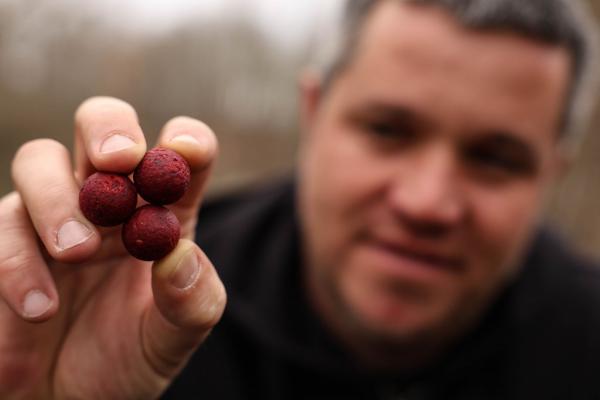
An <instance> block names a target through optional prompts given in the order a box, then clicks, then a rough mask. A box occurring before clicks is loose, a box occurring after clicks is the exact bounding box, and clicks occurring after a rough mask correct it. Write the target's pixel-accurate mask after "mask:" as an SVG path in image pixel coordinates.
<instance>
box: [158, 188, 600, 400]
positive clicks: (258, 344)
mask: <svg viewBox="0 0 600 400" xmlns="http://www.w3.org/2000/svg"><path fill="white" fill-rule="evenodd" d="M294 196H295V194H294V186H293V183H291V182H285V183H283V184H278V185H275V186H271V187H269V188H267V189H263V190H255V191H253V192H247V193H243V194H237V195H233V196H229V197H227V198H224V199H221V200H220V201H217V202H212V203H208V204H207V205H206V206H204V207H203V209H202V210H201V213H200V219H199V224H198V235H197V238H198V242H199V244H200V245H201V247H202V248H203V249H204V251H205V252H206V253H207V254H208V256H209V257H210V259H211V260H212V262H213V263H214V265H215V266H216V267H217V269H218V270H219V274H220V276H221V278H222V280H223V282H224V284H225V286H226V288H227V292H228V305H227V308H226V311H225V314H224V316H223V319H222V321H221V322H220V324H219V325H218V326H217V327H216V328H215V329H214V331H213V333H212V334H211V335H210V336H209V338H208V339H207V341H206V342H205V343H204V345H203V346H202V347H201V348H200V349H199V350H198V351H197V352H196V353H195V355H194V356H193V358H192V359H191V361H190V363H189V364H188V366H187V367H186V368H185V369H184V371H183V372H182V373H181V375H180V376H179V378H178V379H177V380H176V381H175V382H174V383H173V385H172V386H171V387H170V388H169V390H168V391H167V392H166V393H165V395H164V399H224V400H229V399H231V400H237V399H261V400H270V399H286V400H287V399H390V400H391V399H398V400H400V399H409V400H412V399H415V400H417V399H419V400H420V399H528V400H531V399H544V400H546V399H561V400H564V399H598V400H600V269H598V267H596V266H595V265H592V264H590V263H587V262H584V261H583V260H581V259H579V258H577V257H575V256H574V255H573V254H571V253H570V252H569V251H568V249H566V248H565V246H564V245H563V244H562V242H561V241H559V240H558V239H557V238H555V237H554V236H553V235H551V234H549V233H548V232H546V231H540V233H539V235H538V237H537V238H536V240H535V241H534V244H533V245H532V247H531V251H530V252H529V255H528V257H527V258H526V261H525V263H526V265H525V267H524V268H523V272H522V274H521V276H520V277H519V279H518V280H517V281H516V282H515V284H513V285H512V286H511V287H509V288H508V289H507V290H506V291H505V292H504V293H503V294H502V296H501V297H500V299H499V300H498V301H497V302H496V303H495V304H494V305H493V307H491V309H490V310H489V312H488V313H487V314H486V316H485V318H483V320H482V321H481V323H480V325H479V326H477V328H476V329H475V330H474V331H473V332H471V333H469V334H468V335H467V336H466V337H465V338H464V340H463V341H462V342H461V343H460V344H459V345H458V346H456V348H455V349H453V350H452V351H451V352H450V353H449V354H447V356H446V357H445V359H444V361H443V362H441V363H439V365H436V366H434V367H432V368H430V369H428V370H427V371H421V372H420V373H418V374H416V375H413V376H406V375H402V374H372V373H370V372H368V371H364V370H361V369H360V368H359V367H358V366H357V365H355V363H354V362H353V361H352V358H351V357H350V356H349V355H348V354H346V353H345V352H344V351H343V349H341V348H340V347H339V346H338V345H337V344H336V342H335V340H334V339H333V338H332V337H330V336H329V334H328V333H327V331H326V330H325V329H324V327H323V325H322V323H321V322H320V321H319V319H318V317H317V316H316V315H315V313H314V312H313V310H312V309H311V308H310V307H309V306H308V302H307V300H306V298H305V292H304V291H303V290H302V286H301V282H302V280H301V278H300V273H301V272H300V265H301V264H302V261H301V259H300V250H299V246H300V239H299V233H298V225H297V222H296V221H297V219H296V214H295V210H296V208H295V204H294Z"/></svg>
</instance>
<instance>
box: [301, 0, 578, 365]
mask: <svg viewBox="0 0 600 400" xmlns="http://www.w3.org/2000/svg"><path fill="white" fill-rule="evenodd" d="M363 3H364V4H362V5H361V7H363V8H362V11H363V12H366V13H367V14H365V17H364V18H363V19H361V20H360V24H358V25H356V26H354V29H355V30H357V32H358V34H357V35H356V36H355V37H354V40H353V41H352V43H350V44H349V46H350V47H349V49H351V51H350V52H345V53H344V52H342V53H340V54H345V55H346V57H345V58H344V57H342V58H340V59H339V62H337V63H334V65H335V67H334V68H333V69H332V73H331V75H330V76H329V78H328V80H327V84H326V86H319V85H305V88H304V93H303V96H304V98H303V99H304V100H303V104H304V115H305V118H304V119H305V123H306V127H307V132H306V133H305V137H304V139H303V144H302V151H301V159H300V163H301V165H300V190H299V200H300V208H301V218H302V219H301V221H302V229H303V233H304V244H305V250H306V260H307V265H306V267H307V282H308V285H309V290H310V291H311V294H312V297H313V299H314V301H315V305H316V307H317V308H318V309H319V311H320V312H321V313H322V315H323V316H324V318H325V320H326V322H327V323H328V324H329V325H330V327H331V329H333V330H334V331H335V333H336V334H338V335H340V337H341V339H342V340H343V341H345V342H346V343H347V345H348V346H350V347H352V348H354V350H355V351H357V352H358V353H359V354H360V356H361V357H363V358H364V359H365V360H369V361H371V362H373V363H375V364H386V363H389V362H390V360H383V358H385V357H384V355H389V356H391V358H392V359H393V358H395V357H397V355H398V354H402V355H403V356H404V358H405V359H406V360H409V359H410V358H411V357H414V360H415V362H419V361H423V360H422V359H424V358H428V357H433V356H435V355H436V353H437V352H439V351H440V350H441V349H442V348H443V347H444V346H446V345H447V343H448V342H449V341H451V340H454V339H455V338H456V337H457V336H459V335H460V334H462V333H464V331H465V330H466V329H468V328H469V327H470V326H471V325H472V324H474V323H475V322H476V321H477V319H478V318H479V317H480V316H481V313H482V312H484V310H485V308H486V307H487V306H488V305H489V303H490V302H491V301H493V299H494V297H495V296H496V295H497V293H498V292H499V291H500V290H502V288H503V287H504V286H505V285H506V283H507V282H508V281H509V280H510V279H511V277H512V276H514V275H515V273H517V269H518V266H519V261H520V259H521V257H522V256H523V253H524V251H525V249H526V247H527V244H528V242H529V240H530V238H531V235H532V232H533V231H534V229H535V227H536V224H537V220H538V218H539V213H540V209H541V203H542V201H543V198H544V195H545V193H546V191H547V189H548V187H549V185H550V183H551V182H552V180H553V178H554V176H555V175H556V173H557V170H558V169H559V165H560V151H559V146H557V144H558V142H559V139H558V138H559V136H560V132H561V131H562V130H563V125H564V124H563V120H564V118H563V117H564V115H565V112H564V110H565V107H566V106H565V104H566V103H567V101H566V99H568V98H570V92H571V87H572V86H573V82H575V81H576V80H575V79H573V76H574V73H575V71H576V70H577V69H578V68H579V67H577V68H574V65H575V63H574V57H573V54H574V53H572V52H571V51H569V49H568V48H567V47H565V42H563V41H562V39H560V40H557V41H555V42H553V41H552V40H549V39H548V40H547V39H544V38H541V37H536V36H535V35H531V34H528V33H527V31H526V30H523V29H509V28H507V27H506V26H502V27H499V26H498V25H497V24H496V25H494V24H490V26H489V27H486V25H485V24H477V23H464V22H462V21H461V18H458V17H457V15H458V14H456V13H453V12H449V10H452V7H448V6H447V4H450V3H454V2H452V1H449V0H447V1H443V0H440V1H433V0H430V1H401V0H379V1H372V2H370V3H373V4H371V5H368V4H366V3H368V2H363ZM456 3H464V6H465V7H466V8H465V9H461V11H462V12H464V13H465V15H468V14H469V7H474V8H473V9H477V7H476V6H475V4H479V3H487V4H490V3H494V4H496V5H497V7H496V8H494V7H491V6H490V8H488V9H489V10H491V11H494V12H499V11H498V10H502V7H503V5H504V6H505V7H512V6H522V7H531V10H529V11H527V12H530V13H532V14H536V13H538V14H539V13H542V14H544V13H550V14H551V15H555V14H554V13H556V17H557V18H558V17H560V15H566V14H564V10H559V9H558V8H557V9H556V10H554V9H552V5H554V6H557V7H558V5H559V4H561V5H563V3H562V2H553V1H544V2H534V1H532V2H516V1H508V0H507V1H492V0H480V1H474V0H472V1H460V2H459V1H456ZM537 3H539V4H537ZM542 3H543V4H542ZM536 4H537V5H536ZM548 7H550V9H548ZM559 12H560V13H559ZM561 13H562V14H561ZM559 14H560V15H559ZM536 15H537V14H536ZM482 18H483V17H482ZM569 26H570V25H569ZM570 28H573V29H576V28H575V27H574V26H570ZM561 29H566V28H564V27H562V28H561ZM548 37H552V35H549V36H548ZM396 351H397V352H398V353H395V352H396ZM420 359H421V360H420Z"/></svg>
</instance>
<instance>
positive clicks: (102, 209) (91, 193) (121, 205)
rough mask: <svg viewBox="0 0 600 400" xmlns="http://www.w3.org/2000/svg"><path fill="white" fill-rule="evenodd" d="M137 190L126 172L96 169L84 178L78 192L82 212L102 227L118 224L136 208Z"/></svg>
mask: <svg viewBox="0 0 600 400" xmlns="http://www.w3.org/2000/svg"><path fill="white" fill-rule="evenodd" d="M136 204H137V192H136V190H135V186H134V185H133V183H132V182H131V181H130V180H129V178H127V177H126V176H123V175H117V174H108V173H103V172H96V173H95V174H93V175H90V176H89V178H87V179H86V180H85V182H84V183H83V186H82V187H81V190H80V191H79V208H81V211H82V212H83V215H85V217H86V218H87V219H88V220H90V221H91V222H92V223H94V224H96V225H99V226H116V225H119V224H122V223H123V222H125V221H126V220H127V219H128V218H129V217H130V216H131V215H132V214H133V213H134V211H135V207H136Z"/></svg>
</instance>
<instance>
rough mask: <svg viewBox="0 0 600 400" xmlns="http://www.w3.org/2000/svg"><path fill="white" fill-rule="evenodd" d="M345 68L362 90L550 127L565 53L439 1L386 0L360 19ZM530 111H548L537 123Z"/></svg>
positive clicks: (558, 106)
mask: <svg viewBox="0 0 600 400" xmlns="http://www.w3.org/2000/svg"><path fill="white" fill-rule="evenodd" d="M348 70H349V71H348V72H350V75H353V77H354V78H355V79H356V83H357V85H356V86H357V87H360V88H361V92H362V95H363V96H369V95H373V96H378V97H379V98H380V100H381V98H385V97H388V98H389V100H390V101H410V102H412V103H414V105H416V106H418V105H419V103H424V104H422V105H423V106H425V105H426V106H428V107H429V108H430V109H432V110H435V109H436V104H435V103H440V104H441V103H443V104H444V107H441V108H439V110H446V111H448V112H450V113H451V114H452V116H453V117H456V116H460V115H461V114H464V115H465V118H468V119H469V120H470V121H471V122H474V123H477V122H478V121H477V120H478V119H481V120H482V121H481V122H486V121H487V122H489V121H494V120H495V119H502V118H506V115H512V116H513V118H514V119H516V120H520V124H521V125H523V126H521V127H519V129H521V130H531V129H538V130H539V129H546V130H553V131H554V130H555V128H556V127H557V125H558V119H559V116H560V115H561V113H562V108H563V102H564V98H565V94H566V88H567V86H568V79H569V75H568V74H569V57H568V53H567V51H566V50H565V49H563V48H561V47H558V46H551V45H546V44H543V43H541V42H538V41H534V40H531V39H529V38H525V37H522V36H519V35H517V34H513V33H509V32H505V31H482V30H473V29H469V28H466V27H463V26H462V25H460V23H459V22H457V21H456V20H455V19H454V18H453V17H452V16H451V15H450V14H448V13H447V12H445V11H443V10H442V9H440V8H437V7H433V6H424V5H417V4H411V3H410V2H404V1H390V0H387V1H381V2H380V3H379V4H378V5H377V6H376V7H375V9H374V10H373V11H372V14H371V15H370V16H369V17H368V19H367V21H366V22H365V25H364V26H363V32H362V33H361V35H360V38H359V41H358V43H357V48H356V53H355V56H354V59H353V61H352V62H351V64H350V65H349V67H348ZM359 81H360V82H359ZM359 97H360V96H359ZM482 100H488V101H489V107H486V105H487V104H482ZM516 100H518V101H516ZM425 103H426V104H425ZM474 104H476V105H477V107H476V108H475V109H474V108H473V105H474ZM449 105H451V106H449ZM524 105H526V107H524ZM532 114H533V115H539V116H541V115H548V116H551V118H547V119H546V122H545V123H546V126H539V124H540V122H541V121H534V120H531V119H530V118H529V117H531V116H532ZM498 122H500V121H498ZM534 124H535V126H533V125H534ZM530 125H531V126H530Z"/></svg>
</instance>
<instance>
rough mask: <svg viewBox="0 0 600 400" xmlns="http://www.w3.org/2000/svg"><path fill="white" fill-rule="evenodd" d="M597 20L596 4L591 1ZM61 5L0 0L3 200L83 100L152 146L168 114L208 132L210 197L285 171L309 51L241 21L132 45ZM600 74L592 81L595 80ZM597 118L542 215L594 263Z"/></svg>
mask: <svg viewBox="0 0 600 400" xmlns="http://www.w3.org/2000/svg"><path fill="white" fill-rule="evenodd" d="M591 3H592V6H593V8H594V9H595V10H596V11H598V10H600V4H599V0H592V1H591ZM76 4H77V3H75V2H70V3H69V2H67V1H65V0H61V1H59V0H55V1H53V2H50V1H45V0H28V1H4V2H2V1H0V138H1V146H0V171H1V172H0V193H2V194H3V193H6V192H8V191H10V190H11V189H10V187H11V185H10V160H11V159H12V157H13V154H14V153H15V151H16V150H17V149H18V147H19V146H20V145H21V144H22V143H24V142H26V141H28V140H31V139H34V138H39V137H51V138H55V139H57V140H59V141H61V142H62V143H64V144H66V145H67V146H69V147H70V146H71V142H72V124H73V123H72V118H73V117H72V116H73V112H74V110H75V109H76V107H77V106H78V104H80V103H81V101H82V100H84V99H85V98H87V97H89V96H94V95H110V96H115V97H119V98H122V99H124V100H126V101H128V102H130V103H131V104H132V105H133V106H134V107H135V108H136V109H137V110H138V113H139V117H140V122H141V125H142V128H143V129H144V131H145V132H146V134H147V136H148V138H149V143H152V142H153V141H154V140H155V138H156V135H157V134H158V132H159V131H160V129H161V127H162V125H163V124H164V123H165V122H166V121H167V120H168V119H169V118H171V117H174V116H176V115H189V116H193V117H196V118H199V119H201V120H204V121H205V122H207V123H208V124H209V125H210V126H211V127H213V129H214V130H215V131H216V132H217V136H218V137H219V141H220V143H221V156H220V158H219V161H218V163H217V168H216V171H215V176H214V177H213V180H212V183H211V190H213V191H215V190H216V191H218V190H225V189H227V188H231V187H232V186H237V185H241V184H248V183H250V182H255V181H257V180H262V179H266V178H267V177H270V176H273V175H278V174H282V173H284V172H285V171H288V170H289V169H291V168H292V167H293V164H294V158H295V148H296V142H297V137H298V124H297V121H296V119H297V117H296V108H297V103H296V82H297V76H298V74H299V72H300V69H301V67H302V66H303V64H304V63H305V61H306V59H307V55H308V50H309V49H308V46H307V45H306V44H307V43H309V41H308V40H307V41H306V42H305V45H304V46H302V45H301V46H299V47H296V48H293V49H292V48H289V49H286V48H282V47H281V46H275V45H274V44H273V43H272V42H271V41H270V40H269V38H268V37H265V35H264V33H263V32H261V31H260V30H259V29H258V28H257V27H256V26H255V25H254V24H253V23H251V21H249V20H248V19H245V18H242V17H239V18H235V17H234V18H228V19H223V20H215V21H210V20H203V21H198V22H196V23H186V24H182V25H181V26H179V27H178V28H176V29H174V30H171V31H169V32H168V33H165V34H162V35H150V36H140V35H139V34H136V33H134V32H128V31H127V30H126V29H114V27H113V26H111V25H110V24H109V23H108V22H107V21H105V20H101V19H98V18H97V16H95V15H94V14H93V13H90V12H85V11H84V10H82V9H80V8H79V7H74V5H76ZM599 73H600V72H599ZM598 126H600V110H599V111H598V112H597V113H596V116H595V118H594V121H593V123H592V128H591V129H590V131H591V132H590V134H589V135H588V136H587V138H586V141H585V143H584V144H583V146H582V153H581V154H580V158H579V159H578V160H577V163H576V164H575V165H574V166H573V168H572V169H571V170H570V172H569V173H568V174H567V175H566V176H565V178H564V179H563V181H562V183H561V184H560V186H559V187H558V189H557V192H556V193H555V195H554V196H553V198H552V201H551V202H550V204H549V206H548V209H549V219H550V220H551V221H553V222H554V223H556V224H557V225H559V226H560V227H561V229H562V230H563V231H565V232H566V234H567V235H568V236H571V237H572V238H574V239H575V241H576V242H577V243H578V244H580V246H581V248H582V249H584V250H585V251H587V252H588V253H590V254H593V255H596V256H598V255H600V213H599V212H598V211H597V210H596V204H597V203H598V202H599V201H600V187H599V186H600V185H598V184H597V183H598V182H599V181H600V159H598V157H597V154H599V153H600V135H598V134H597V133H596V132H595V130H596V129H597V127H598Z"/></svg>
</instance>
